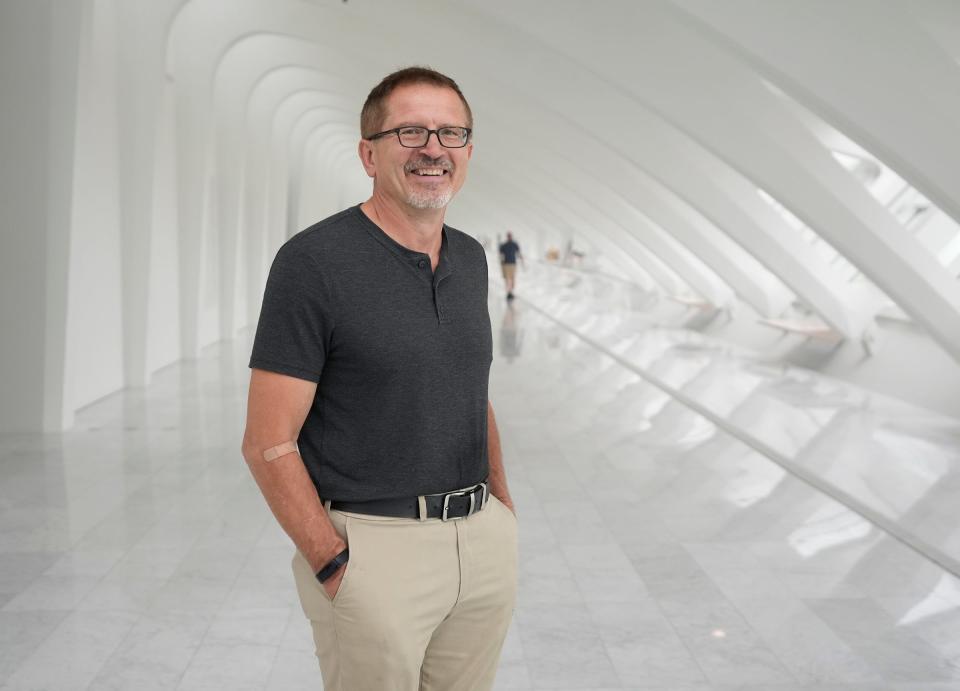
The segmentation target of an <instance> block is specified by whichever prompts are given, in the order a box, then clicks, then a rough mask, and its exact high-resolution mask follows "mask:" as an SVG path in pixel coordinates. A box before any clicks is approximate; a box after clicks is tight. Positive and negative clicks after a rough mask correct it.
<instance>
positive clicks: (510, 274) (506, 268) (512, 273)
mask: <svg viewBox="0 0 960 691" xmlns="http://www.w3.org/2000/svg"><path fill="white" fill-rule="evenodd" d="M500 270H501V271H502V272H503V278H504V280H506V281H512V280H513V279H514V278H515V277H516V275H517V265H516V264H501V265H500Z"/></svg>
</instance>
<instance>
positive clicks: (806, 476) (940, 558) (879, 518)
mask: <svg viewBox="0 0 960 691" xmlns="http://www.w3.org/2000/svg"><path fill="white" fill-rule="evenodd" d="M514 299H516V300H521V301H522V302H524V303H526V304H527V305H529V306H530V307H531V308H532V309H533V310H535V311H536V312H538V313H539V314H541V315H542V316H544V317H546V318H547V319H549V320H550V321H552V322H554V323H555V324H557V325H559V326H560V327H562V328H563V329H565V330H567V331H568V332H570V333H571V334H573V335H574V336H576V337H577V338H579V339H581V340H582V341H583V342H584V343H586V344H588V345H589V346H591V347H592V348H594V349H595V350H597V351H598V352H600V353H603V354H604V355H606V356H607V357H610V358H612V359H613V360H614V361H616V362H617V363H619V364H620V365H622V366H623V367H625V368H626V369H628V370H630V371H631V372H634V373H635V374H637V375H638V376H640V377H642V378H643V379H644V380H646V381H647V382H649V383H650V384H652V385H654V386H656V387H657V388H659V389H660V390H662V391H663V392H665V393H666V394H668V395H669V396H671V397H672V398H673V399H674V400H676V401H677V402H678V403H680V404H681V405H684V406H685V407H687V408H689V409H690V410H692V411H693V412H695V413H697V414H699V415H701V416H702V417H705V418H706V419H707V420H709V421H710V422H712V423H713V424H715V425H716V426H717V427H719V428H720V429H721V430H723V431H724V432H726V433H727V434H729V435H730V436H732V437H734V438H736V439H738V440H739V441H741V442H742V443H744V444H746V445H747V446H749V447H751V448H753V449H754V450H756V451H758V452H760V453H761V454H762V455H763V456H765V457H766V458H767V459H768V460H769V461H771V462H773V463H775V464H776V465H779V466H780V467H781V468H783V469H784V470H785V471H787V472H788V473H790V474H791V475H793V476H794V477H796V478H798V479H799V480H801V481H802V482H804V483H805V484H807V485H808V486H810V487H811V488H812V489H814V490H815V491H819V492H821V493H822V494H824V495H826V496H828V497H830V498H831V499H833V500H834V501H837V502H839V503H840V504H841V505H842V506H845V507H846V508H847V509H849V510H850V511H853V512H854V513H857V514H859V515H860V516H861V517H862V518H864V519H866V520H867V521H869V522H870V523H872V524H873V525H875V526H876V527H877V528H879V529H881V530H883V531H884V532H885V533H887V534H888V535H890V536H891V537H892V538H894V539H896V540H897V541H898V542H900V543H902V544H904V545H905V546H907V547H909V548H910V549H911V550H913V551H914V552H916V553H917V554H919V555H920V556H921V557H923V558H924V559H927V560H929V561H931V562H933V563H935V564H936V565H937V566H939V567H941V568H942V569H944V570H946V571H948V572H950V573H952V574H953V575H954V576H957V577H960V561H957V560H955V559H953V558H952V557H950V556H949V555H947V554H945V553H944V552H943V551H941V550H940V549H938V548H936V547H934V546H933V545H930V544H928V543H927V542H925V541H924V540H921V539H920V538H918V537H916V536H914V535H912V534H911V533H910V532H909V531H906V530H901V528H900V527H899V526H897V525H896V524H895V523H894V522H893V521H891V520H889V519H887V518H886V517H885V516H883V515H882V514H880V513H879V512H877V511H875V510H873V509H871V508H870V507H868V506H866V505H865V504H863V503H861V502H860V501H858V500H856V499H855V498H854V497H852V496H851V495H850V494H848V493H847V492H845V491H843V490H841V489H839V488H837V487H833V486H831V485H828V484H827V483H824V482H821V481H820V480H819V479H818V478H817V477H816V476H815V475H814V474H813V473H810V472H808V471H806V470H805V469H803V468H802V467H800V466H798V465H797V464H795V463H793V462H792V461H790V460H788V459H787V458H786V457H785V456H783V455H782V454H781V453H780V452H778V451H777V450H776V449H774V448H772V447H770V446H769V445H767V444H765V443H764V442H762V441H760V440H759V439H756V438H755V437H753V436H752V435H750V434H748V433H746V432H744V431H743V430H741V429H739V428H738V427H736V426H735V425H732V424H730V423H729V422H727V421H726V420H725V419H724V418H722V417H721V416H719V415H716V414H715V413H713V412H712V411H710V410H709V409H708V408H706V407H704V406H701V405H700V404H699V403H697V402H696V401H695V400H693V399H692V398H690V397H689V396H686V395H685V394H683V393H682V392H680V391H678V390H676V389H674V388H673V387H671V386H669V385H667V384H665V383H664V382H662V381H660V380H659V379H658V378H657V377H654V376H653V375H651V374H649V373H648V372H646V371H644V370H643V369H642V368H640V367H638V366H637V365H635V364H633V363H632V362H630V361H629V360H627V359H626V358H624V357H622V356H621V355H619V354H617V353H614V352H613V351H611V350H609V349H608V348H606V347H605V346H603V345H602V344H600V343H598V342H597V341H594V340H593V339H591V338H590V337H589V336H586V335H584V334H582V333H580V332H579V331H577V330H576V329H575V328H573V327H571V326H569V325H568V324H566V323H565V322H563V321H561V320H560V319H558V318H556V317H554V316H553V315H551V314H550V313H548V312H547V311H545V310H543V309H542V308H540V307H539V306H537V305H536V304H535V303H533V302H532V301H530V300H529V299H526V298H514Z"/></svg>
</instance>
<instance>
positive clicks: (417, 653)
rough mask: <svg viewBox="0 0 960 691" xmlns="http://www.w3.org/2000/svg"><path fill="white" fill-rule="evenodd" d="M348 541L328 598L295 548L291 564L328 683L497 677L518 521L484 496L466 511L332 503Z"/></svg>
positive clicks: (458, 687) (451, 689) (330, 689)
mask: <svg viewBox="0 0 960 691" xmlns="http://www.w3.org/2000/svg"><path fill="white" fill-rule="evenodd" d="M330 520H331V521H332V522H333V525H334V527H335V528H336V529H337V532H338V533H340V535H341V536H342V537H343V538H344V540H345V541H346V542H347V544H348V546H349V547H350V561H349V562H348V564H347V567H346V571H345V573H344V576H343V580H342V581H341V583H340V590H339V591H337V594H336V596H335V597H334V598H333V600H332V601H331V600H330V598H329V597H328V596H327V592H326V590H324V588H323V586H322V585H321V584H320V583H319V582H318V581H317V580H316V578H315V577H314V574H313V572H312V570H311V569H310V566H309V564H307V561H306V560H305V559H304V558H303V556H302V555H301V554H300V553H299V552H297V553H296V554H295V555H294V558H293V573H294V578H295V580H296V583H297V591H298V593H299V595H300V603H301V605H302V606H303V611H304V613H305V614H306V615H307V618H308V619H309V620H310V623H311V625H312V626H313V638H314V642H315V643H316V646H317V657H318V658H319V660H320V670H321V672H322V674H323V687H324V689H325V691H418V690H419V691H481V690H485V689H490V688H491V687H492V686H493V679H494V675H495V674H496V670H497V662H498V659H499V657H500V648H501V647H502V645H503V639H504V637H505V636H506V633H507V628H508V627H509V625H510V618H511V616H512V613H513V606H514V602H515V600H516V591H517V524H516V518H515V517H514V515H513V512H511V511H510V509H508V508H507V507H506V506H504V505H503V504H501V503H500V501H498V500H497V498H496V497H494V496H493V495H491V496H490V500H489V502H488V503H487V505H486V507H485V508H484V509H483V510H482V511H480V512H478V513H476V514H474V515H472V516H470V517H468V518H464V519H460V520H454V521H448V522H443V521H441V520H439V519H436V518H432V519H427V520H426V521H419V520H417V519H410V518H387V517H380V516H367V515H362V514H357V513H345V512H341V511H331V512H330Z"/></svg>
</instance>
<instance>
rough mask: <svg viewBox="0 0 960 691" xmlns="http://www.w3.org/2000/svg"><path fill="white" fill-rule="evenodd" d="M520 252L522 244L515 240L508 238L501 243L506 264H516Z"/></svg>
mask: <svg viewBox="0 0 960 691" xmlns="http://www.w3.org/2000/svg"><path fill="white" fill-rule="evenodd" d="M519 253H520V245H518V244H517V243H515V242H514V241H513V240H507V241H506V242H505V243H503V244H502V245H500V255H501V260H502V261H503V263H504V264H516V263H517V254H519Z"/></svg>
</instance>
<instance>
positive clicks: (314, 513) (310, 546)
mask: <svg viewBox="0 0 960 691" xmlns="http://www.w3.org/2000/svg"><path fill="white" fill-rule="evenodd" d="M243 456H244V458H245V459H246V461H247V465H248V466H249V467H250V472H251V473H253V477H254V479H255V480H256V481H257V485H258V486H259V487H260V491H261V492H262V493H263V496H264V498H265V499H266V500H267V504H268V505H269V506H270V510H271V511H273V515H274V516H275V517H276V519H277V522H278V523H280V527H282V528H283V530H284V532H286V533H287V535H289V536H290V539H291V540H293V543H294V544H295V545H296V546H297V549H299V550H300V553H301V554H302V555H303V556H304V558H305V559H306V560H307V563H308V564H310V566H311V567H312V568H313V569H314V571H319V570H320V569H321V568H322V567H323V566H324V565H326V564H327V563H328V562H329V561H330V560H331V559H333V557H335V556H336V555H337V554H339V553H340V552H341V551H342V550H343V549H344V547H346V544H345V543H344V541H343V540H342V539H341V538H340V536H339V535H338V534H337V532H336V530H334V528H333V524H332V523H330V518H329V517H328V516H327V512H326V511H325V510H324V508H323V504H321V503H320V498H319V497H318V496H317V490H316V487H314V485H313V481H312V480H311V479H310V475H309V474H308V473H307V469H306V467H304V465H303V461H302V460H301V459H300V454H298V453H296V452H294V453H291V454H288V455H286V456H284V457H282V458H278V459H277V460H275V461H270V462H267V461H264V460H263V457H262V451H258V450H253V449H248V448H244V450H243Z"/></svg>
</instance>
